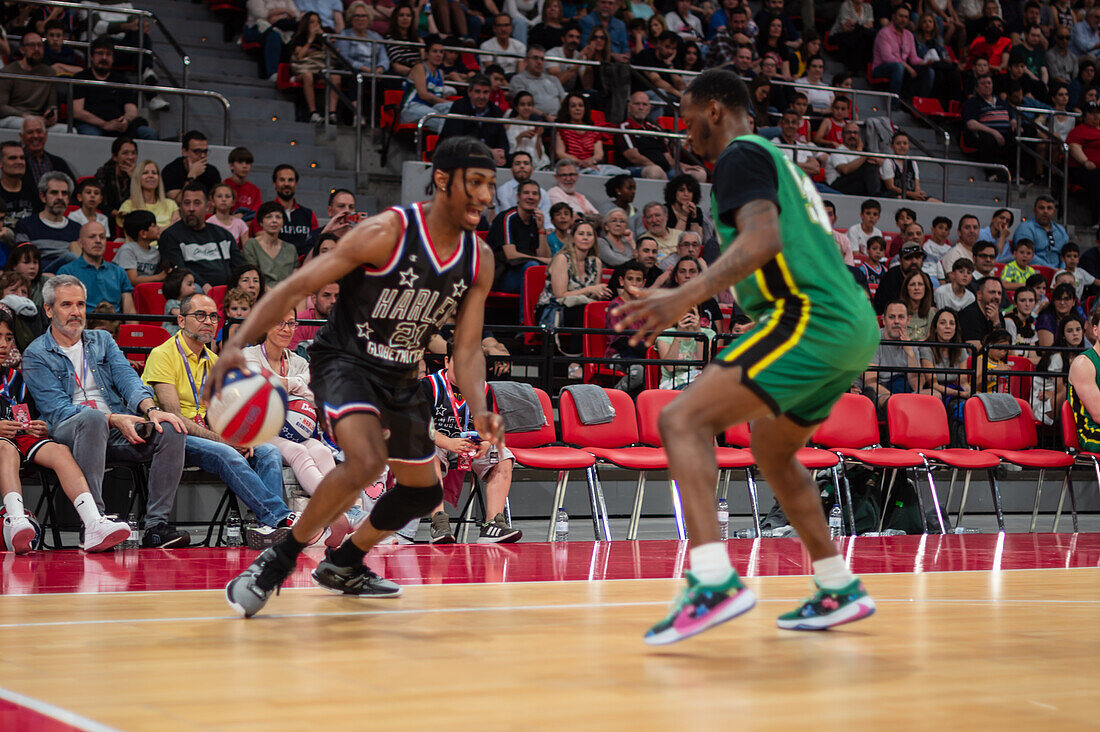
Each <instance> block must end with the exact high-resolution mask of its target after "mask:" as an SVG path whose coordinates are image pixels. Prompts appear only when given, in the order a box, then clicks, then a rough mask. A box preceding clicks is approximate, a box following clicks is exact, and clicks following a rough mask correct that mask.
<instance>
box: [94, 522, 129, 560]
mask: <svg viewBox="0 0 1100 732" xmlns="http://www.w3.org/2000/svg"><path fill="white" fill-rule="evenodd" d="M129 537H130V527H129V525H128V524H127V523H126V522H125V521H112V520H111V519H109V518H107V517H106V516H100V517H99V518H98V519H97V520H96V521H95V523H93V524H91V525H90V526H85V527H84V551H86V552H103V551H107V550H108V549H110V548H112V547H116V546H118V545H119V544H121V543H122V542H124V541H126V539H128V538H129Z"/></svg>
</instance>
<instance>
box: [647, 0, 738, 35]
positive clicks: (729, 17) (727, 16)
mask: <svg viewBox="0 0 1100 732" xmlns="http://www.w3.org/2000/svg"><path fill="white" fill-rule="evenodd" d="M635 17H638V14H637V13H635ZM748 22H749V11H748V9H747V8H746V7H745V6H744V5H742V4H741V2H740V0H722V2H720V3H719V4H718V9H717V10H715V11H714V12H713V13H711V16H710V18H708V19H707V40H708V41H709V40H713V39H714V37H715V36H716V35H717V34H718V32H719V31H720V30H722V29H725V30H726V31H727V32H728V33H729V35H730V36H731V38H732V40H733V42H734V43H738V44H745V43H751V42H752V37H751V36H750V35H749V33H748Z"/></svg>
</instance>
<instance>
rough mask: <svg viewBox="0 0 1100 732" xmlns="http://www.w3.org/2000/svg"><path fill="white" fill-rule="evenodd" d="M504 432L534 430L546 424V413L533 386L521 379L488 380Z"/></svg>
mask: <svg viewBox="0 0 1100 732" xmlns="http://www.w3.org/2000/svg"><path fill="white" fill-rule="evenodd" d="M489 388H491V389H492V390H493V396H494V397H495V398H496V400H497V411H498V412H500V417H501V419H503V420H504V431H505V432H535V431H536V430H541V429H542V428H543V426H544V425H545V424H546V415H545V414H543V411H542V403H541V402H540V401H539V395H538V394H536V393H535V389H534V387H532V386H531V385H530V384H524V383H523V382H521V381H490V382H489Z"/></svg>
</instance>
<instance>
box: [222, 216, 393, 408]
mask: <svg viewBox="0 0 1100 732" xmlns="http://www.w3.org/2000/svg"><path fill="white" fill-rule="evenodd" d="M401 233H402V225H401V217H400V216H399V215H398V214H397V213H395V212H393V211H384V212H383V213H380V214H378V215H377V216H372V217H371V218H369V219H367V220H366V221H364V222H363V223H362V224H360V225H359V226H357V227H355V228H354V229H352V230H351V231H349V232H348V233H346V234H344V236H343V237H341V238H340V241H339V242H337V243H336V246H335V247H334V248H333V249H332V250H331V251H329V252H326V253H325V254H322V255H321V256H319V257H314V258H313V259H311V260H309V261H308V262H306V263H305V264H303V265H302V266H301V268H299V269H297V270H295V271H294V272H293V273H292V274H291V275H290V276H289V277H287V278H286V279H285V280H283V281H282V282H280V283H279V284H278V285H276V286H275V287H273V288H272V289H270V290H268V292H267V294H265V295H264V296H263V298H262V299H260V300H259V301H258V302H257V303H256V306H255V307H254V308H252V312H251V313H249V314H248V317H246V318H245V319H244V322H243V323H241V327H240V328H238V329H237V332H236V333H234V334H233V336H232V337H231V338H230V339H229V340H228V341H226V342H225V345H224V346H223V347H222V352H221V356H220V357H219V358H218V361H217V362H216V363H215V364H214V366H213V368H212V369H211V371H210V378H209V379H207V380H206V387H205V388H204V389H203V401H204V402H207V401H209V399H210V397H212V396H213V395H214V392H216V391H217V390H218V389H220V388H221V384H222V379H223V378H224V377H225V374H226V373H227V372H228V371H229V370H230V369H234V368H244V365H245V364H244V354H243V353H242V351H241V349H242V348H243V347H244V346H246V345H248V344H249V343H255V342H256V341H257V340H259V339H260V337H261V336H263V335H264V334H265V333H267V331H268V329H270V328H271V327H272V326H273V325H275V323H277V322H279V320H280V319H281V318H283V317H284V316H285V315H286V314H287V313H288V312H289V311H290V310H291V309H293V308H294V306H295V305H297V303H298V302H299V301H301V300H302V298H304V297H306V296H307V295H308V294H309V293H311V292H316V291H317V290H318V289H320V288H321V287H322V286H323V285H327V284H329V283H330V282H337V281H338V280H340V279H341V278H342V277H343V276H344V275H346V274H347V273H348V272H351V271H352V270H353V269H355V268H356V267H359V266H362V265H364V264H367V265H371V266H375V267H381V266H382V265H384V264H385V262H386V261H387V260H388V259H389V257H390V255H391V254H392V253H393V250H394V247H396V246H397V243H398V239H399V238H400V236H401Z"/></svg>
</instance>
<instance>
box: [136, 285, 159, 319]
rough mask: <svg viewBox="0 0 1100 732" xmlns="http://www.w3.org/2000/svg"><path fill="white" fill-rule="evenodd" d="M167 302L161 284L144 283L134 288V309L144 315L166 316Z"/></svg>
mask: <svg viewBox="0 0 1100 732" xmlns="http://www.w3.org/2000/svg"><path fill="white" fill-rule="evenodd" d="M166 302H167V300H166V299H165V297H164V293H163V292H162V291H161V283H159V282H143V283H142V284H140V285H138V286H137V287H135V288H134V309H135V310H137V311H138V313H140V314H142V315H164V304H165V303H166Z"/></svg>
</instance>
